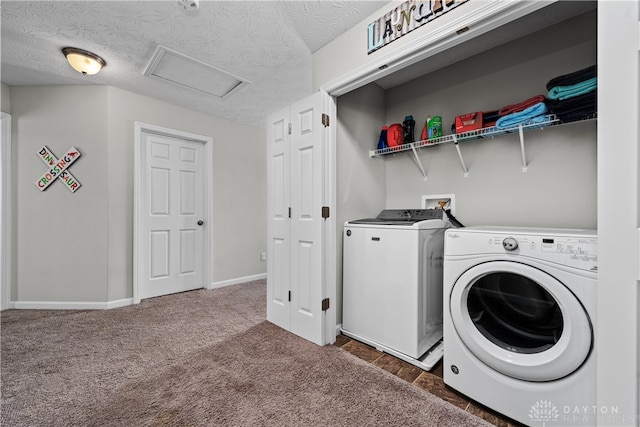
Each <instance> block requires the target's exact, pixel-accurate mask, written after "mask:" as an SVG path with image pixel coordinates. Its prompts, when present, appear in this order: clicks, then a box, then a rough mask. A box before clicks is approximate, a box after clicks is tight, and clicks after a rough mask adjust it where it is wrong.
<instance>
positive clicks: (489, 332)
mask: <svg viewBox="0 0 640 427" xmlns="http://www.w3.org/2000/svg"><path fill="white" fill-rule="evenodd" d="M449 309H450V310H451V317H452V321H453V325H454V327H455V329H456V332H457V334H458V336H459V337H460V339H461V340H462V341H463V342H464V344H465V346H466V347H467V348H468V349H469V351H471V353H473V354H474V356H475V357H477V358H478V359H479V360H481V361H482V362H483V363H484V364H486V365H487V366H489V367H491V368H493V369H495V370H496V371H498V372H501V373H503V374H505V375H508V376H510V377H513V378H517V379H521V380H526V381H552V380H556V379H559V378H562V377H565V376H567V375H569V374H571V373H572V372H573V371H575V370H576V369H578V368H579V367H580V365H582V363H583V362H584V361H585V359H586V358H587V356H588V355H589V352H590V351H591V347H592V340H593V331H592V326H591V322H590V320H589V317H588V315H587V313H586V311H585V309H584V307H583V306H582V304H581V303H580V301H578V299H577V298H576V297H575V296H574V295H573V293H572V292H571V291H569V290H568V289H567V288H566V287H565V286H564V285H563V284H562V283H561V282H559V281H558V280H557V279H555V278H554V277H552V276H551V275H549V274H547V273H545V272H543V271H541V270H539V269H537V268H534V267H532V266H530V265H526V264H521V263H517V262H509V261H495V262H487V263H483V264H478V265H476V266H474V267H471V268H470V269H469V270H467V271H466V272H465V273H463V274H462V275H461V276H460V277H459V278H458V280H457V281H456V283H455V285H454V287H453V290H452V292H451V297H450V307H449ZM445 357H446V356H445Z"/></svg>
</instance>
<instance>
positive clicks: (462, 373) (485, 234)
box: [443, 227, 603, 426]
mask: <svg viewBox="0 0 640 427" xmlns="http://www.w3.org/2000/svg"><path fill="white" fill-rule="evenodd" d="M597 261H598V257H597V235H596V232H595V231H594V230H565V229H536V228H501V227H469V228H459V229H450V230H448V231H447V232H446V234H445V249H444V267H443V269H444V277H443V284H444V314H443V322H444V339H443V340H444V359H443V360H444V382H445V383H446V384H447V385H448V386H450V387H452V388H454V389H456V390H458V391H459V392H461V393H463V394H464V395H466V396H468V397H470V398H471V399H473V400H476V401H478V402H480V403H482V404H484V405H486V406H488V407H489V408H492V409H494V410H496V411H498V412H500V413H502V414H504V415H506V416H508V417H510V418H512V419H514V420H516V421H519V422H521V423H524V424H526V425H531V426H538V425H539V426H543V425H547V426H552V425H553V426H565V425H573V426H586V425H596V424H597V423H598V422H599V417H601V416H602V415H603V414H601V413H600V411H597V410H596V359H595V351H594V346H595V342H596V336H595V330H596V325H595V322H596V291H597V289H596V287H597V265H598V262H597Z"/></svg>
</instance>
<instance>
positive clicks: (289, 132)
mask: <svg viewBox="0 0 640 427" xmlns="http://www.w3.org/2000/svg"><path fill="white" fill-rule="evenodd" d="M289 135H291V123H289Z"/></svg>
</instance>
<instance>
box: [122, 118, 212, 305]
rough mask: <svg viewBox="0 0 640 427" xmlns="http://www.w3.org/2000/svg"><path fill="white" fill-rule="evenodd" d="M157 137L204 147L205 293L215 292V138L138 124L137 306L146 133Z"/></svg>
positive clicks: (135, 202) (135, 192) (135, 193)
mask: <svg viewBox="0 0 640 427" xmlns="http://www.w3.org/2000/svg"><path fill="white" fill-rule="evenodd" d="M143 132H148V133H155V134H158V135H163V136H168V137H173V138H179V139H186V140H190V141H193V142H199V143H202V144H204V152H205V161H204V162H203V163H204V165H203V166H204V174H203V175H204V194H205V198H206V200H205V202H204V210H205V212H204V215H203V217H204V221H205V224H206V225H207V227H205V231H204V271H203V280H204V285H205V286H204V287H205V289H212V288H213V286H212V282H211V278H212V277H213V272H212V271H211V268H212V259H213V258H212V255H213V179H212V178H213V138H211V137H209V136H203V135H197V134H194V133H189V132H183V131H180V130H175V129H169V128H165V127H161V126H156V125H151V124H147V123H142V122H135V136H134V160H133V167H134V173H133V180H134V185H133V303H134V304H138V303H140V283H141V282H142V279H141V277H140V274H141V272H140V269H139V265H140V260H139V256H140V254H141V253H142V251H141V248H140V242H141V238H140V235H139V233H140V230H141V229H142V227H141V221H142V217H141V208H140V206H141V199H140V195H141V191H142V189H141V188H140V186H141V182H142V180H141V174H142V173H143V170H142V167H141V165H142V158H141V149H142V133H143Z"/></svg>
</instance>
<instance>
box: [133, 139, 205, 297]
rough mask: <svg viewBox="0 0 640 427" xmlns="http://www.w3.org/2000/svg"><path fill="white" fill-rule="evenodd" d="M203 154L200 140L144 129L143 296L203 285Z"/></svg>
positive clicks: (140, 273) (140, 260) (140, 275)
mask: <svg viewBox="0 0 640 427" xmlns="http://www.w3.org/2000/svg"><path fill="white" fill-rule="evenodd" d="M204 159H205V146H204V144H203V143H202V142H201V141H193V140H190V139H183V138H179V137H176V136H171V135H165V134H160V133H154V132H149V131H142V133H141V135H140V163H141V164H140V168H141V170H140V194H139V198H140V200H139V209H140V212H139V218H140V223H139V230H138V236H139V239H140V241H139V245H138V250H139V254H138V268H139V271H138V278H139V280H140V283H139V284H138V290H139V296H140V299H144V298H151V297H155V296H160V295H167V294H172V293H176V292H183V291H188V290H192V289H198V288H202V287H204V286H205V281H204V277H205V274H204V252H205V251H204V248H205V245H204V237H205V227H206V226H207V224H205V204H204V201H205V200H206V197H205V188H204V177H205V175H206V174H205V170H204Z"/></svg>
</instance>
